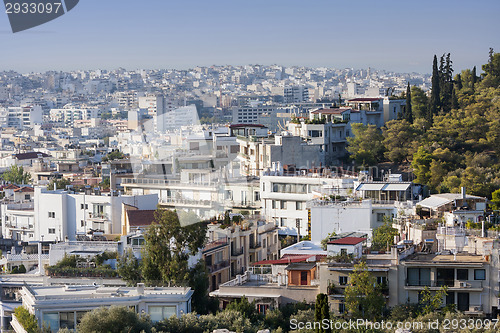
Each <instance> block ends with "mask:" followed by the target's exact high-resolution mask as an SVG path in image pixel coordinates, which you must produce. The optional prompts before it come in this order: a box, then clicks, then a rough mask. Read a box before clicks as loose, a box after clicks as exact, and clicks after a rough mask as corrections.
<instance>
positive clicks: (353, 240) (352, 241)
mask: <svg viewBox="0 0 500 333" xmlns="http://www.w3.org/2000/svg"><path fill="white" fill-rule="evenodd" d="M365 240H366V238H362V237H344V238H340V239H335V240H332V241H329V242H328V244H337V245H356V244H359V243H361V242H364V241H365Z"/></svg>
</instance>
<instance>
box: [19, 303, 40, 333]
mask: <svg viewBox="0 0 500 333" xmlns="http://www.w3.org/2000/svg"><path fill="white" fill-rule="evenodd" d="M14 315H15V316H16V318H17V321H18V322H19V323H20V324H21V325H22V326H23V327H24V329H25V330H26V332H28V333H38V332H40V328H39V327H38V320H37V319H36V317H35V315H32V314H31V313H29V311H28V310H27V309H26V308H24V307H22V306H20V307H17V308H15V309H14Z"/></svg>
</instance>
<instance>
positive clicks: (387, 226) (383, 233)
mask: <svg viewBox="0 0 500 333" xmlns="http://www.w3.org/2000/svg"><path fill="white" fill-rule="evenodd" d="M384 220H385V221H384V224H383V225H381V226H380V227H378V228H376V229H375V230H373V238H372V245H371V248H372V250H375V251H380V250H385V249H386V248H387V247H388V246H391V245H393V244H394V236H397V235H399V233H398V230H397V229H395V228H393V227H392V219H389V218H384Z"/></svg>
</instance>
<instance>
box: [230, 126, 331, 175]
mask: <svg viewBox="0 0 500 333" xmlns="http://www.w3.org/2000/svg"><path fill="white" fill-rule="evenodd" d="M238 142H239V143H240V162H241V164H240V166H241V174H242V175H246V176H257V177H259V176H261V175H262V174H263V173H264V172H266V171H267V170H270V169H271V168H273V166H274V165H276V164H280V165H283V166H284V165H293V166H294V167H295V168H297V169H304V168H312V167H319V166H320V165H321V164H324V156H323V153H322V148H321V146H320V145H313V144H308V143H307V142H304V141H303V140H302V138H300V137H298V136H292V135H289V134H288V133H284V134H283V135H277V136H275V137H274V138H273V139H259V138H256V137H238Z"/></svg>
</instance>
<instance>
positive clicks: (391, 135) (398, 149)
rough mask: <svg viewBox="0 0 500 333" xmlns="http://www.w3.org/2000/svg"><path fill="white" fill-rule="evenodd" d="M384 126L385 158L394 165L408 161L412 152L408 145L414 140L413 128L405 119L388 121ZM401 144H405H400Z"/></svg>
mask: <svg viewBox="0 0 500 333" xmlns="http://www.w3.org/2000/svg"><path fill="white" fill-rule="evenodd" d="M385 126H386V127H385V128H384V130H383V136H384V141H383V144H384V146H385V149H386V151H385V153H384V156H385V158H386V159H387V160H389V161H391V162H393V163H394V164H400V163H402V162H403V161H408V159H409V158H410V157H411V155H412V151H413V147H412V146H411V144H410V143H411V141H412V140H414V139H415V134H416V132H415V129H414V127H413V126H412V125H411V124H410V123H409V122H408V121H407V120H406V119H403V120H390V121H388V122H387V123H386V125H385ZM402 142H405V143H406V144H401V143H402Z"/></svg>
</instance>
